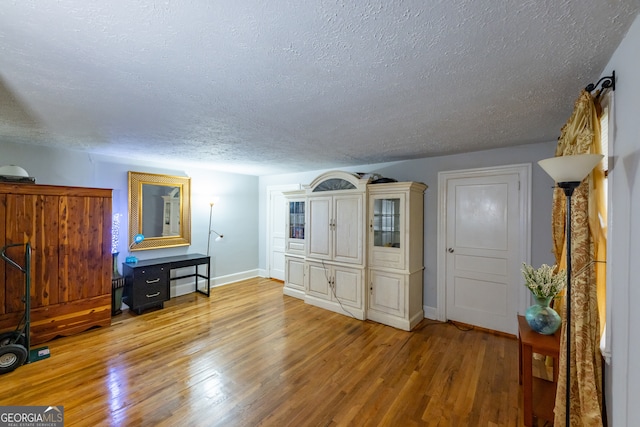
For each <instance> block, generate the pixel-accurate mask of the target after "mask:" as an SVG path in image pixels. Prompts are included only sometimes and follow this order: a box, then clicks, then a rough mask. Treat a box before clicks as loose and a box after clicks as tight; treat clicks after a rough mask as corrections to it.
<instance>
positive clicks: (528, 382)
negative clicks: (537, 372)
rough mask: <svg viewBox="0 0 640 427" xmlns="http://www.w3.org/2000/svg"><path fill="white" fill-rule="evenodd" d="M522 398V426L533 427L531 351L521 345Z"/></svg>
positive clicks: (529, 348) (527, 346) (528, 347)
mask: <svg viewBox="0 0 640 427" xmlns="http://www.w3.org/2000/svg"><path fill="white" fill-rule="evenodd" d="M521 356H522V357H521V358H520V363H521V364H522V396H523V400H524V425H525V426H532V425H533V349H532V348H531V346H530V345H522V354H521Z"/></svg>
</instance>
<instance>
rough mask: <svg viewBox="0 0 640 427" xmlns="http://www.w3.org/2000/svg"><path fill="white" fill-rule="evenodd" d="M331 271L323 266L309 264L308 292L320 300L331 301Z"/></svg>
mask: <svg viewBox="0 0 640 427" xmlns="http://www.w3.org/2000/svg"><path fill="white" fill-rule="evenodd" d="M330 277H331V271H330V270H329V267H326V268H325V267H324V266H323V265H322V264H315V263H309V275H308V278H309V282H308V285H307V292H308V293H309V295H313V296H315V297H318V298H324V299H331V289H330V288H329V278H330Z"/></svg>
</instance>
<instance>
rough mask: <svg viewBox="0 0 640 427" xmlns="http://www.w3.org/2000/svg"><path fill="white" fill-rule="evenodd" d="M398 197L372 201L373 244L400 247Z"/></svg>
mask: <svg viewBox="0 0 640 427" xmlns="http://www.w3.org/2000/svg"><path fill="white" fill-rule="evenodd" d="M400 230H401V227H400V199H399V198H397V199H375V200H374V201H373V245H374V246H382V247H387V248H399V247H400Z"/></svg>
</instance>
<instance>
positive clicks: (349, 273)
mask: <svg viewBox="0 0 640 427" xmlns="http://www.w3.org/2000/svg"><path fill="white" fill-rule="evenodd" d="M333 286H334V292H335V295H334V296H333V297H334V299H335V300H337V301H339V302H340V304H341V305H343V306H351V307H356V308H362V272H361V271H360V270H358V269H355V268H351V267H341V266H334V267H333Z"/></svg>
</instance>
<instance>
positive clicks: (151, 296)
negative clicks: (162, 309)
mask: <svg viewBox="0 0 640 427" xmlns="http://www.w3.org/2000/svg"><path fill="white" fill-rule="evenodd" d="M158 295H160V292H156V293H155V294H151V295H149V294H147V298H153V297H157V296H158Z"/></svg>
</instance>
